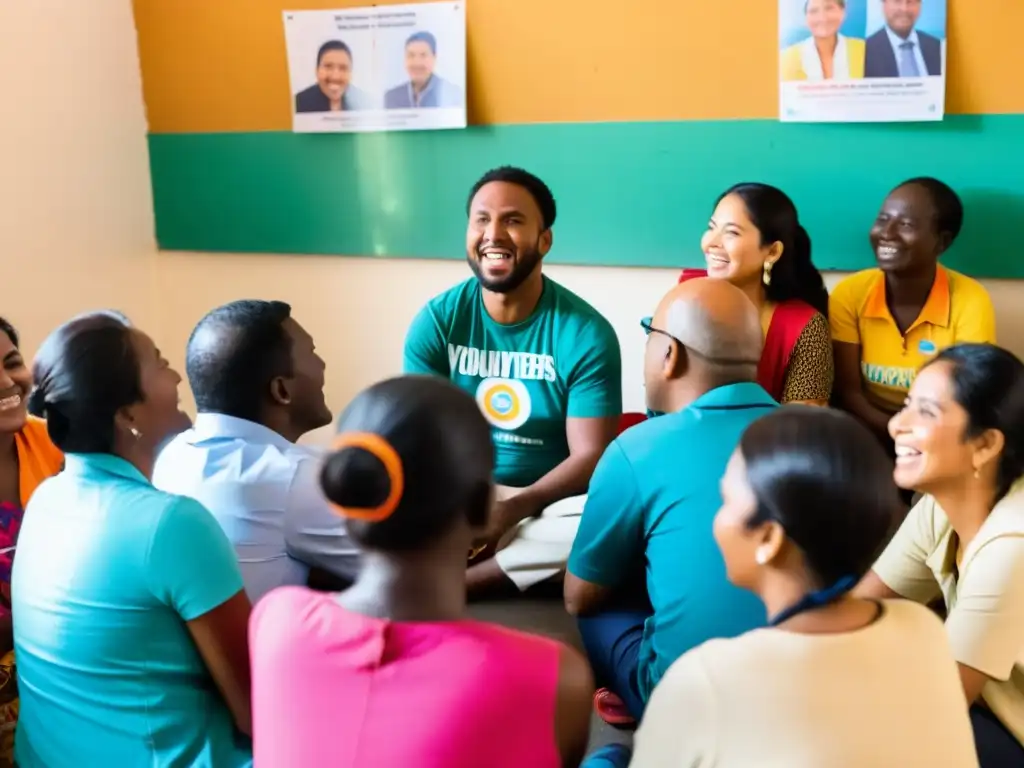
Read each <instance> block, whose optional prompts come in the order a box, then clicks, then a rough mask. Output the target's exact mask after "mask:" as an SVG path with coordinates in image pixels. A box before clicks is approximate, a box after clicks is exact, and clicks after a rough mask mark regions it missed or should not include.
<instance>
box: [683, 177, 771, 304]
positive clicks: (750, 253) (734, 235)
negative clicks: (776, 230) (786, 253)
mask: <svg viewBox="0 0 1024 768" xmlns="http://www.w3.org/2000/svg"><path fill="white" fill-rule="evenodd" d="M700 244H701V249H702V250H703V251H704V259H705V261H706V262H707V266H708V277H717V278H720V279H723V280H728V281H729V282H730V283H732V284H733V285H737V286H744V285H749V284H750V283H756V282H759V281H760V280H761V277H762V275H763V274H764V265H765V264H766V263H771V264H774V263H775V262H776V261H778V259H779V257H780V256H781V255H782V243H778V242H776V243H765V244H762V243H761V232H760V230H758V228H757V227H756V226H754V223H753V222H752V221H751V220H750V214H749V213H748V212H747V206H746V204H745V203H744V202H743V199H742V198H741V197H740V196H739V195H737V194H735V193H734V194H731V195H726V196H725V197H723V198H722V199H721V201H719V203H718V205H717V206H716V207H715V212H714V213H713V214H712V215H711V221H710V222H708V229H707V231H706V232H705V233H704V236H703V237H702V238H701V241H700Z"/></svg>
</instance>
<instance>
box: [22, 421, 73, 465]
mask: <svg viewBox="0 0 1024 768" xmlns="http://www.w3.org/2000/svg"><path fill="white" fill-rule="evenodd" d="M19 434H20V435H21V437H22V439H23V440H24V443H25V446H26V447H27V448H28V450H30V451H32V452H33V453H37V452H38V453H42V454H46V455H50V456H53V457H57V459H58V461H57V464H58V467H59V465H60V464H61V463H62V462H63V461H64V454H63V453H61V451H60V449H59V448H58V447H57V446H56V445H54V444H53V440H51V439H50V432H49V430H48V429H47V428H46V421H45V420H44V419H40V418H37V417H36V416H29V417H28V419H26V421H25V426H23V427H22V428H21V431H20V432H19Z"/></svg>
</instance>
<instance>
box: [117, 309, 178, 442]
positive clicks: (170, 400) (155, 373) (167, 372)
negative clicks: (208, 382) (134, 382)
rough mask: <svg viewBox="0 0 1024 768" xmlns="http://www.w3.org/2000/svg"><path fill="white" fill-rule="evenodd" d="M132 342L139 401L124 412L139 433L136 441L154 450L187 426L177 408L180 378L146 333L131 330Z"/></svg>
mask: <svg viewBox="0 0 1024 768" xmlns="http://www.w3.org/2000/svg"><path fill="white" fill-rule="evenodd" d="M131 341H132V348H133V349H134V351H135V357H136V360H137V361H138V365H139V384H140V386H141V389H142V401H141V402H139V403H134V404H132V405H130V406H128V408H127V409H125V410H126V412H127V414H128V415H129V417H130V421H131V426H133V427H135V429H136V430H137V431H138V432H139V437H138V438H137V439H138V440H139V441H140V442H144V444H145V446H146V447H147V448H148V449H150V450H152V451H155V450H156V449H157V448H158V447H159V446H161V445H162V444H163V443H164V442H165V441H166V440H167V439H168V438H169V437H172V436H174V435H176V434H178V433H179V432H182V431H184V430H186V429H188V427H189V426H190V421H189V417H188V416H187V415H186V414H185V413H183V412H182V410H181V408H180V402H181V401H180V398H179V396H178V385H179V384H181V376H180V375H179V374H178V372H177V371H175V370H174V369H173V368H171V365H170V363H168V362H167V360H165V359H164V356H163V355H162V354H160V350H159V349H157V348H156V345H155V344H154V343H153V340H152V339H151V338H149V336H147V335H146V334H145V333H143V332H142V331H139V330H137V329H134V328H133V329H132V330H131Z"/></svg>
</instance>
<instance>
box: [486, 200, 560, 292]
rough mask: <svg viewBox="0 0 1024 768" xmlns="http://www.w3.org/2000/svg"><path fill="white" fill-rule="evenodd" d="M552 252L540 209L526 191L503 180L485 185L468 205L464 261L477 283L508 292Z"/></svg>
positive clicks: (516, 286)
mask: <svg viewBox="0 0 1024 768" xmlns="http://www.w3.org/2000/svg"><path fill="white" fill-rule="evenodd" d="M550 248H551V230H550V229H546V228H545V227H544V222H543V219H542V216H541V212H540V207H539V206H538V205H537V201H536V200H534V199H533V195H531V194H530V193H529V192H528V191H527V190H526V188H525V187H521V186H519V185H518V184H512V183H510V182H507V181H492V182H490V183H488V184H484V185H483V186H482V187H480V189H479V190H478V191H477V193H476V195H474V196H473V200H472V202H471V203H470V205H469V226H468V227H467V229H466V260H467V261H468V262H469V266H470V268H471V269H472V270H473V273H474V274H475V275H476V277H477V279H478V280H479V281H480V284H481V285H482V286H483V287H484V288H485V289H486V290H488V291H491V292H493V293H509V292H511V291H514V290H515V289H516V288H518V287H519V286H520V285H522V284H523V283H524V282H525V281H526V279H527V278H528V277H530V276H531V275H532V274H533V273H534V272H535V271H536V270H539V269H540V263H541V259H543V258H544V256H545V255H547V252H548V251H549V250H550Z"/></svg>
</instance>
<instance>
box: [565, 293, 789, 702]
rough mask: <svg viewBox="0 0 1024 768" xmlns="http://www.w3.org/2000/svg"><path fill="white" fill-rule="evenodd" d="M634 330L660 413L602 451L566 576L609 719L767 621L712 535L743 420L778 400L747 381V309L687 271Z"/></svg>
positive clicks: (751, 375) (753, 319)
mask: <svg viewBox="0 0 1024 768" xmlns="http://www.w3.org/2000/svg"><path fill="white" fill-rule="evenodd" d="M643 326H644V328H645V329H646V330H647V333H648V340H647V348H646V353H645V359H644V380H645V382H646V388H647V400H648V406H649V407H650V408H651V409H652V410H654V411H657V412H660V413H662V415H660V416H658V417H657V418H653V419H649V420H648V421H646V422H644V423H642V424H638V425H636V426H635V427H632V428H631V429H629V430H628V431H627V432H624V433H623V434H622V435H621V436H620V437H619V438H618V439H616V440H615V442H613V443H612V444H611V445H610V446H609V447H608V450H607V451H606V452H605V454H604V456H603V457H601V461H600V463H599V464H598V466H597V469H595V470H594V476H593V479H592V480H591V483H590V492H589V495H588V497H587V503H586V507H585V508H584V510H583V518H582V520H581V522H580V525H579V531H578V533H577V536H576V540H575V543H574V545H573V549H572V554H571V555H570V557H569V573H568V575H567V576H566V579H565V581H566V583H565V600H566V608H567V609H568V610H569V612H570V613H572V614H574V615H577V616H580V617H581V618H580V619H579V626H580V634H581V635H582V638H583V644H584V647H585V648H586V650H587V655H588V656H589V658H590V663H591V666H592V667H593V668H594V673H595V676H596V677H597V678H598V684H599V685H604V686H607V687H608V689H610V691H611V693H613V694H615V695H617V697H618V699H615V697H614V696H612V695H611V693H609V692H605V691H603V692H601V693H600V694H599V697H598V710H599V712H600V713H601V714H602V715H605V716H608V719H609V720H611V719H612V717H614V718H616V719H617V718H624V717H628V716H630V715H631V716H632V717H634V718H636V719H639V718H640V716H641V714H642V711H643V707H644V705H645V704H646V702H647V698H648V697H649V696H650V693H651V691H652V690H653V688H654V686H655V685H656V684H657V682H658V680H660V679H661V676H662V675H663V674H664V673H665V671H666V670H667V669H668V667H669V666H670V665H671V664H672V662H673V661H675V660H676V659H677V658H678V657H679V656H681V655H682V654H683V653H685V652H686V651H688V650H689V649H690V648H693V647H695V646H697V645H700V644H701V643H703V642H704V641H706V640H709V639H711V638H715V637H733V636H735V635H739V634H741V633H743V632H746V631H748V630H750V629H754V628H755V627H758V626H763V625H764V623H765V611H764V606H763V605H762V604H761V602H760V600H758V598H757V597H756V596H755V595H754V594H753V593H749V592H746V591H744V590H741V589H739V588H738V587H734V586H733V585H732V584H730V583H729V581H728V579H727V578H726V573H725V563H724V561H723V560H722V556H721V554H720V552H719V551H718V547H717V546H716V544H715V540H714V537H713V535H712V520H713V519H714V517H715V514H716V513H717V511H718V509H719V507H720V506H721V504H722V498H721V495H720V493H719V481H720V480H721V477H722V475H723V474H724V473H725V467H726V465H727V464H728V462H729V458H730V456H731V455H732V453H733V451H734V450H735V449H736V446H737V445H738V444H739V440H740V437H741V435H742V434H743V432H744V430H746V428H747V427H748V426H749V425H750V424H751V423H753V422H754V421H756V420H757V419H759V418H760V417H762V416H764V415H766V414H768V413H770V412H771V411H772V410H774V409H775V408H776V407H777V406H778V403H776V402H775V401H774V400H772V398H771V396H769V394H768V393H767V392H765V390H764V389H762V388H761V387H760V386H759V385H758V384H756V383H755V381H756V377H757V365H758V361H759V359H760V356H761V345H762V338H761V324H760V320H759V318H758V313H757V310H756V309H755V308H754V306H753V304H752V303H751V302H750V301H749V300H748V299H747V298H746V296H744V295H743V293H742V292H741V291H740V290H739V289H738V288H735V287H733V286H732V285H730V284H729V283H727V282H726V281H724V280H711V279H707V278H705V279H701V280H690V281H687V282H685V283H682V284H681V285H679V286H677V287H676V288H674V289H673V290H672V291H671V292H670V293H669V294H668V295H667V296H666V297H665V298H664V299H663V300H662V303H661V304H660V305H659V307H658V312H657V313H656V314H655V316H654V318H651V319H649V320H645V321H643ZM641 574H644V575H645V576H646V592H647V594H646V595H644V594H643V592H644V588H643V587H642V586H640V587H639V589H637V582H638V581H639V576H640V575H641ZM630 588H633V589H634V590H635V593H634V594H632V595H624V594H623V593H625V592H627V591H628V590H629V589H630ZM636 593H639V597H640V598H641V599H637V598H638V594H636ZM629 598H632V599H629ZM642 598H647V599H642ZM627 602H628V603H629V604H626V603H627ZM623 710H624V711H623ZM627 713H628V714H627Z"/></svg>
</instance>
